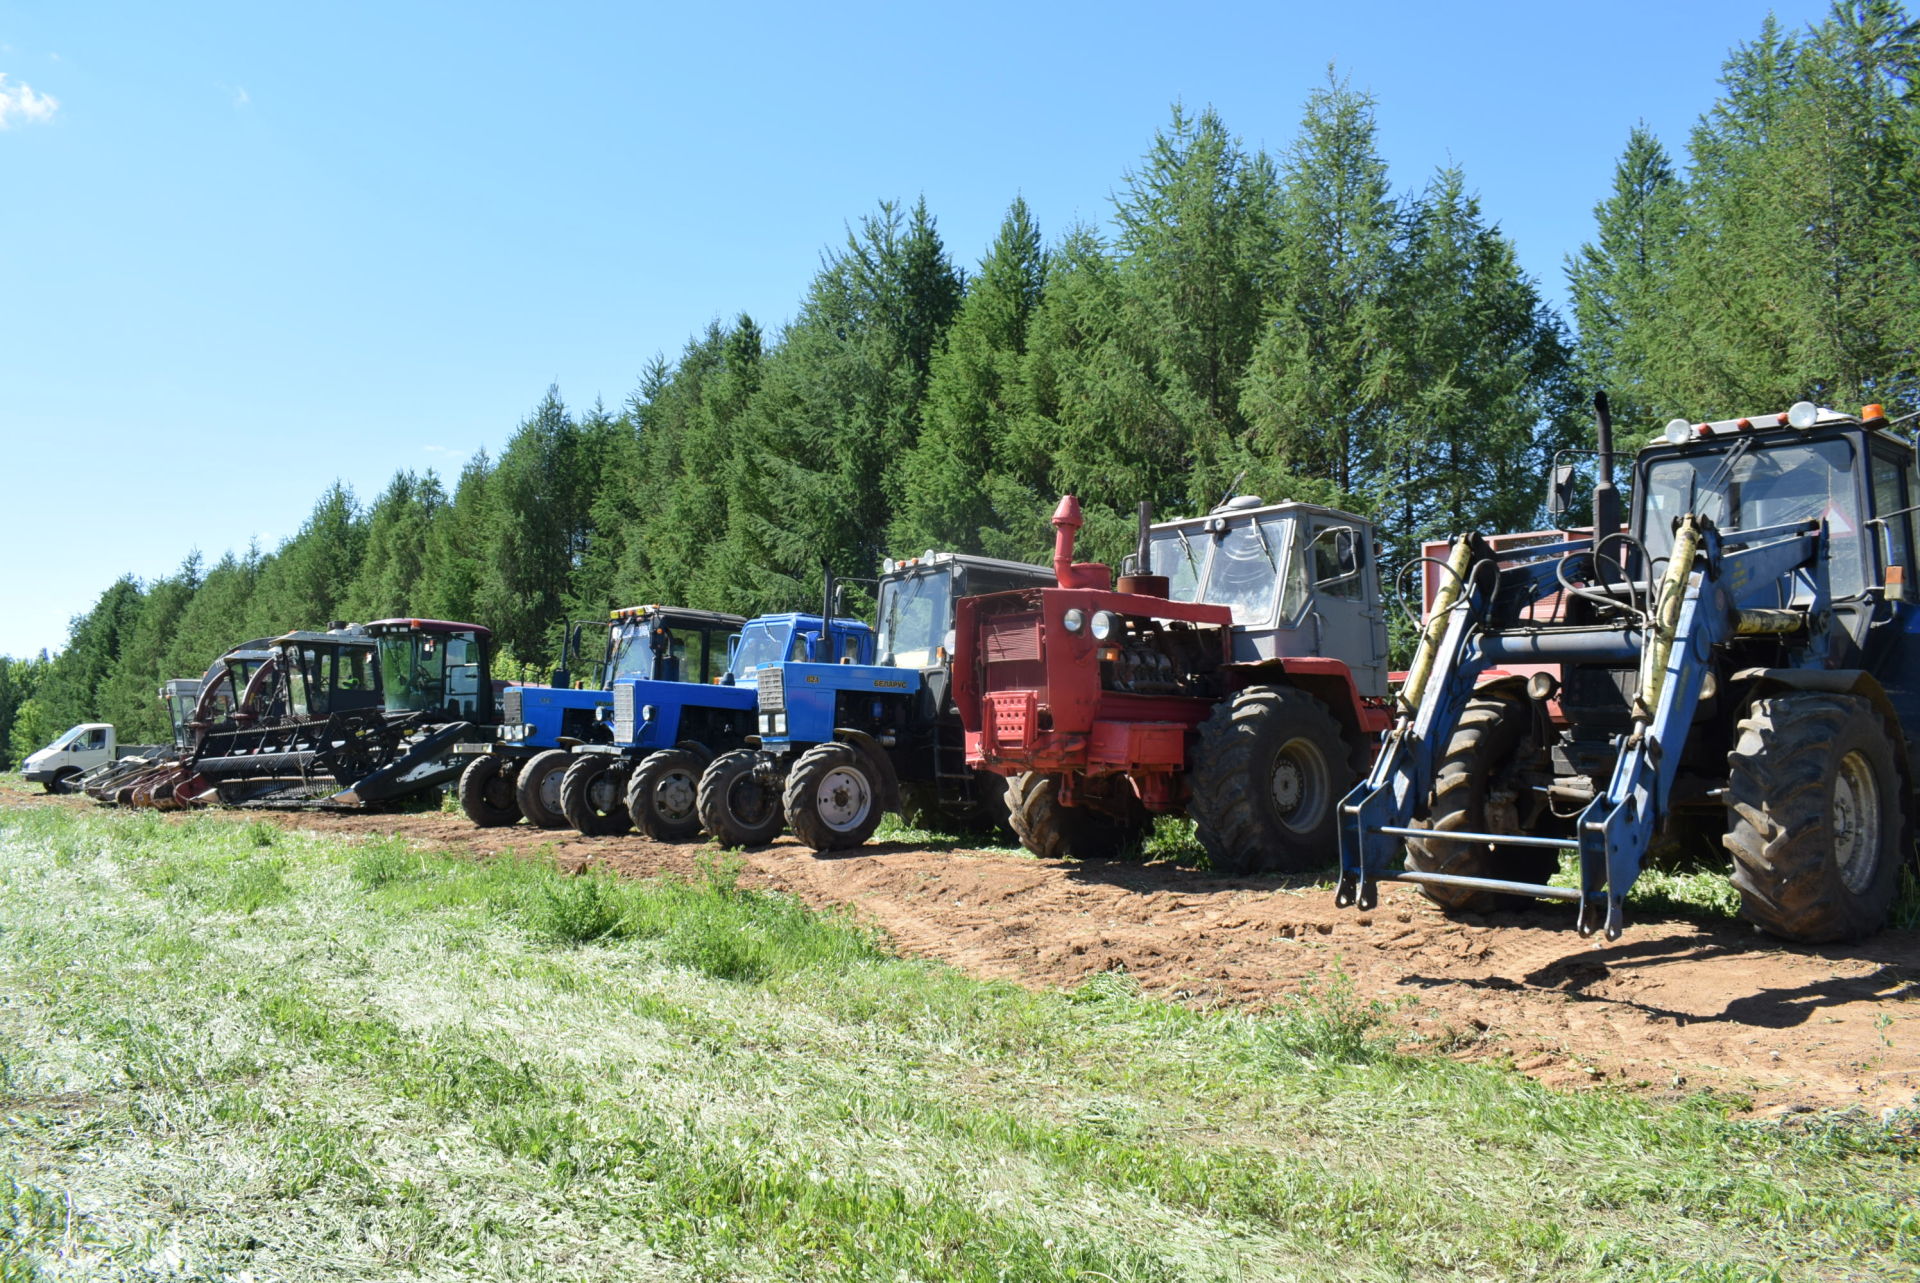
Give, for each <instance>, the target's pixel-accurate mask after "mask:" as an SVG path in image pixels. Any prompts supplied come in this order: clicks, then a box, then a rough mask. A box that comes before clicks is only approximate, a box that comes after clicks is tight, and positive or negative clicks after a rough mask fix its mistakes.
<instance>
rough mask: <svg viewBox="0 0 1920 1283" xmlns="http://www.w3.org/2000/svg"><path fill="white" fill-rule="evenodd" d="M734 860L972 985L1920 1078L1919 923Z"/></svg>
mask: <svg viewBox="0 0 1920 1283" xmlns="http://www.w3.org/2000/svg"><path fill="white" fill-rule="evenodd" d="M14 796H15V797H20V796H22V795H18V794H15V795H14ZM28 800H29V801H31V802H34V803H38V802H40V801H41V799H37V798H32V799H28ZM45 801H47V802H49V803H53V804H58V805H89V804H87V803H84V802H77V801H76V800H74V799H45ZM225 814H230V815H232V816H233V817H234V818H236V819H242V820H245V819H252V818H256V816H258V815H260V814H262V813H259V812H227V813H225ZM266 814H268V815H269V816H270V818H272V819H273V820H274V821H275V822H276V823H281V824H285V825H287V826H289V827H292V828H297V829H306V830H313V831H319V832H354V833H394V834H399V835H402V836H405V837H408V838H411V839H414V840H417V841H420V842H422V843H425V844H427V845H430V846H433V847H436V848H442V849H446V850H449V851H452V852H455V853H463V854H469V855H492V854H497V853H503V852H508V851H515V852H521V853H539V854H545V855H547V856H549V857H550V858H552V859H554V860H555V861H557V862H558V863H560V864H561V865H562V866H563V867H567V868H573V869H578V868H583V867H585V866H587V865H588V864H594V865H604V866H606V867H609V868H612V869H614V870H617V871H619V872H621V873H625V874H630V875H635V876H654V875H659V874H669V875H674V876H680V877H698V876H699V870H700V856H699V852H700V850H701V848H699V847H695V846H674V845H669V844H661V843H655V842H651V841H648V840H646V839H643V838H638V837H625V838H600V839H587V838H581V837H580V836H579V835H577V834H574V833H572V832H571V831H542V830H537V829H531V828H528V827H526V826H524V825H521V826H516V827H514V828H507V829H478V828H475V827H474V826H473V825H472V824H470V823H468V821H467V820H466V819H465V818H464V817H462V816H458V815H447V814H438V813H436V814H421V815H357V814H341V813H312V812H308V813H295V814H274V813H266ZM742 859H743V861H744V864H743V871H742V882H743V884H744V885H748V886H758V887H766V888H774V889H779V890H784V891H788V892H791V893H793V894H795V895H797V896H799V897H800V898H802V899H803V900H805V901H807V902H808V903H810V904H814V905H843V906H848V907H850V908H851V909H853V910H854V911H855V912H856V913H857V914H859V915H860V916H861V917H862V918H863V919H865V920H867V921H870V922H872V923H873V924H874V925H876V926H878V927H879V928H881V929H882V930H883V931H885V932H886V933H887V935H888V936H889V937H890V938H891V939H892V940H893V941H894V942H895V944H896V946H897V947H898V948H899V949H901V950H902V951H903V952H907V953H913V954H919V955H923V956H927V957H934V958H940V959H943V960H945V961H947V962H950V963H952V964H953V965H955V966H957V967H960V968H962V969H964V970H966V971H968V972H969V973H971V974H974V975H979V976H986V977H993V978H998V979H1005V980H1011V981H1016V982H1018V983H1021V984H1027V985H1039V986H1051V987H1066V988H1070V987H1072V986H1073V985H1075V984H1078V983H1079V982H1080V981H1082V980H1084V979H1085V978H1086V977H1087V976H1089V975H1091V974H1093V973H1095V972H1099V971H1104V970H1113V969H1122V968H1123V969H1125V970H1126V971H1127V972H1128V973H1129V974H1130V975H1132V976H1133V977H1135V978H1136V979H1137V980H1138V981H1139V983H1140V984H1141V986H1142V987H1143V988H1144V989H1146V990H1148V991H1149V992H1153V993H1157V994H1161V995H1164V996H1167V997H1171V998H1174V999H1177V1000H1180V1001H1185V1002H1191V1003H1195V1004H1202V1005H1204V1004H1216V1003H1230V1004H1238V1005H1245V1006H1249V1007H1252V1008H1255V1009H1258V1008H1260V1007H1264V1006H1267V1005H1269V1004H1272V1003H1274V1002H1277V1001H1282V1000H1285V999H1287V998H1289V997H1291V996H1292V995H1294V994H1297V993H1298V992H1299V991H1300V989H1301V987H1302V986H1303V985H1305V984H1309V983H1324V982H1325V979H1326V977H1327V976H1328V975H1329V974H1330V973H1331V972H1332V970H1333V968H1335V967H1336V966H1337V967H1339V968H1340V970H1341V971H1343V972H1344V973H1345V975H1346V976H1347V977H1348V978H1349V979H1350V980H1351V982H1352V984H1353V987H1354V990H1355V991H1356V993H1357V994H1358V995H1359V996H1360V997H1361V998H1363V999H1380V1000H1383V1001H1386V1002H1388V1003H1390V1004H1393V1005H1394V1007H1395V1010H1394V1013H1393V1016H1392V1019H1393V1020H1394V1021H1395V1022H1397V1024H1398V1026H1399V1027H1400V1028H1401V1029H1402V1030H1404V1031H1405V1036H1406V1039H1407V1041H1408V1043H1409V1044H1410V1045H1421V1046H1425V1047H1427V1048H1429V1049H1431V1050H1434V1051H1437V1052H1439V1053H1441V1054H1448V1055H1453V1056H1456V1057H1459V1058H1462V1059H1483V1058H1485V1059H1497V1058H1502V1057H1509V1058H1511V1060H1512V1061H1513V1063H1514V1064H1515V1065H1516V1066H1517V1067H1518V1068H1520V1069H1521V1070H1522V1071H1524V1072H1526V1073H1528V1074H1530V1075H1532V1076H1534V1077H1536V1078H1539V1079H1541V1080H1542V1081H1545V1082H1547V1083H1550V1084H1553V1085H1557V1086H1566V1087H1579V1088H1585V1087H1594V1086H1619V1087H1626V1088H1629V1089H1634V1090H1640V1091H1648V1092H1654V1093H1660V1094H1667V1093H1676V1092H1690V1091H1696V1090H1700V1089H1702V1088H1712V1089H1715V1090H1722V1091H1733V1092H1741V1093H1745V1094H1747V1095H1750V1096H1751V1097H1752V1098H1753V1101H1754V1105H1755V1108H1756V1109H1761V1110H1773V1111H1782V1110H1793V1109H1800V1108H1808V1107H1811V1108H1846V1107H1850V1106H1857V1107H1861V1108H1864V1109H1867V1110H1870V1111H1876V1112H1877V1111H1881V1110H1885V1109H1888V1108H1892V1107H1900V1106H1910V1105H1913V1104H1914V1103H1915V1101H1916V1094H1917V1093H1920V932H1912V931H1905V932H1895V931H1890V932H1886V933H1883V934H1881V935H1879V936H1877V937H1875V938H1874V939H1872V940H1869V941H1866V942H1864V943H1862V944H1858V945H1852V946H1843V947H1834V948H1802V947H1796V946H1788V945H1783V944H1781V943H1780V942H1778V941H1775V940H1772V939H1770V938H1769V937H1767V936H1764V935H1762V934H1760V933H1758V932H1757V931H1755V930H1754V929H1753V928H1750V927H1748V926H1746V925H1745V924H1741V923H1712V924H1701V923H1696V922H1689V921H1684V920H1679V919H1645V920H1636V921H1633V922H1632V923H1631V925H1630V926H1629V927H1628V929H1627V933H1626V935H1625V936H1623V937H1622V938H1621V939H1620V940H1619V941H1618V942H1616V943H1614V944H1612V945H1607V944H1604V943H1603V942H1599V941H1585V940H1582V939H1580V938H1579V936H1578V935H1576V934H1575V933H1574V931H1573V930H1572V929H1571V922H1572V911H1571V909H1570V908H1569V907H1567V906H1563V905H1552V906H1545V907H1543V908H1541V909H1539V910H1534V911H1528V912H1525V913H1503V914H1496V915H1492V916H1490V917H1464V918H1461V919H1458V920H1450V919H1448V918H1446V917H1444V916H1442V915H1441V914H1440V912H1439V911H1438V910H1437V909H1436V908H1434V907H1433V906H1432V905H1430V904H1429V903H1427V902H1426V901H1425V900H1424V899H1423V898H1422V897H1421V896H1420V895H1419V894H1418V893H1417V892H1415V891H1413V890H1412V889H1411V888H1407V887H1401V886H1394V885H1388V886H1385V887H1383V888H1382V895H1381V901H1380V905H1379V907H1378V908H1377V909H1375V910H1374V911H1373V912H1371V913H1366V914H1356V913H1352V912H1350V911H1337V910H1335V909H1334V907H1333V897H1332V893H1331V892H1330V891H1329V890H1327V889H1326V888H1324V887H1318V888H1316V887H1301V886H1298V885H1289V884H1287V883H1284V882H1282V881H1280V880H1277V879H1272V878H1238V879H1233V878H1216V877H1213V876H1211V875H1208V874H1203V873H1196V872H1193V871H1190V870H1184V869H1177V868H1173V867H1170V866H1166V865H1150V866H1142V865H1138V864H1126V863H1118V862H1092V863H1082V864H1075V863H1053V862H1045V861H1040V860H1036V859H1033V858H1031V857H1028V856H1026V855H1024V854H1010V853H1006V852H996V851H970V850H929V849H923V848H917V847H909V846H904V845H897V844H884V843H882V844H875V845H870V846H867V847H864V848H861V849H860V850H858V851H855V852H851V853H848V854H844V855H840V856H836V857H828V858H818V857H815V856H814V855H813V854H811V853H810V852H808V851H807V850H806V849H805V848H803V847H800V846H798V845H797V844H795V843H794V842H793V841H792V840H791V839H782V840H781V841H780V842H778V843H776V844H774V845H773V846H771V847H766V848H763V849H760V850H756V851H750V852H746V853H744V855H743V857H742Z"/></svg>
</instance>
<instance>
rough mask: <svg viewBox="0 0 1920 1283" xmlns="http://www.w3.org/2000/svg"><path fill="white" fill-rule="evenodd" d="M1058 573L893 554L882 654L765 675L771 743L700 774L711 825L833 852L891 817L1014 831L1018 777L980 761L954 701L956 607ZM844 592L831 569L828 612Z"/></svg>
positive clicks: (829, 659) (763, 712)
mask: <svg viewBox="0 0 1920 1283" xmlns="http://www.w3.org/2000/svg"><path fill="white" fill-rule="evenodd" d="M1053 577H1054V572H1053V571H1052V570H1051V569H1048V568H1046V567H1043V566H1034V565H1028V564H1026V563H1024V562H1018V561H1001V560H999V559H997V558H993V557H973V556H967V555H964V554H960V553H948V552H931V551H930V552H928V553H927V554H926V555H925V556H924V557H917V558H913V559H911V560H908V561H903V562H894V561H888V562H887V563H886V566H885V573H884V574H883V575H882V576H881V578H880V581H879V635H878V647H879V655H878V661H877V662H876V661H875V657H874V656H873V655H872V654H870V653H863V654H853V653H850V652H848V651H845V650H841V651H837V652H835V653H833V654H830V655H824V656H813V657H811V658H806V659H792V660H789V661H788V662H786V663H781V664H775V665H772V666H770V667H766V668H763V669H761V670H760V673H759V680H758V682H757V683H756V685H757V694H758V716H759V728H758V729H759V742H758V745H757V746H755V747H751V748H747V749H743V750H741V751H739V752H736V753H731V754H728V755H727V756H725V757H722V758H720V759H718V760H717V761H715V762H714V764H713V765H712V766H711V767H709V768H708V770H707V772H706V774H705V775H704V776H703V777H702V778H701V781H700V793H699V809H700V819H701V821H702V823H703V824H705V826H706V828H707V831H708V832H710V833H712V834H713V835H714V836H715V837H717V838H719V839H720V840H721V841H722V842H724V843H728V844H731V845H738V846H750V845H757V844H763V843H766V842H770V841H772V840H773V838H774V837H775V836H776V835H778V834H779V832H780V830H781V828H782V827H783V826H785V827H791V828H792V830H793V833H794V836H795V837H797V838H799V839H800V840H801V841H802V842H804V843H805V844H806V845H808V846H810V847H812V848H813V849H814V850H815V851H833V850H844V849H847V848H850V847H856V846H859V845H860V844H862V843H863V842H865V841H866V840H867V839H868V838H869V837H871V836H872V835H873V831H874V829H875V828H876V827H877V826H878V825H879V823H880V817H881V816H882V815H884V814H885V813H886V812H888V811H899V812H903V813H905V814H906V815H907V816H908V818H909V820H911V821H913V822H916V823H941V822H946V823H959V824H981V823H992V824H1002V825H1004V824H1005V822H1006V802H1005V793H1006V783H1005V781H1004V780H1003V779H1001V778H1000V777H999V776H996V775H993V774H991V773H989V772H983V771H974V770H972V769H970V768H969V767H968V766H967V761H966V738H965V733H964V731H963V730H962V728H961V725H960V716H959V713H958V712H957V710H956V709H955V707H954V702H953V681H952V655H953V647H954V632H953V630H954V603H955V602H956V601H957V600H958V599H960V598H961V597H966V596H977V595H979V594H982V593H994V592H1006V591H1009V590H1012V589H1017V588H1033V587H1039V586H1042V585H1047V584H1051V583H1053ZM835 596H836V594H835V591H834V581H833V577H832V575H828V576H827V589H826V600H827V605H828V614H829V617H830V616H831V614H832V604H833V602H834V599H835ZM835 627H836V628H837V627H839V623H838V621H836V623H835Z"/></svg>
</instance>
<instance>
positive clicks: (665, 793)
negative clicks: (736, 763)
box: [627, 748, 701, 842]
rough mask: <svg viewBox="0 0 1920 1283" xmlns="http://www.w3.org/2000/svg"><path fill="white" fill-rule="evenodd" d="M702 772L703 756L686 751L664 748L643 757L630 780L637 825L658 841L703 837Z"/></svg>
mask: <svg viewBox="0 0 1920 1283" xmlns="http://www.w3.org/2000/svg"><path fill="white" fill-rule="evenodd" d="M700 770H701V761H700V756H699V755H698V754H697V753H690V752H688V751H687V750H686V749H683V748H663V749H661V750H660V751H659V752H657V753H649V754H647V755H646V757H644V758H642V759H641V761H640V765H638V766H636V767H635V768H634V770H633V778H632V779H630V780H628V781H627V814H628V815H629V816H631V817H633V826H634V827H635V828H637V829H639V830H640V831H641V832H642V833H644V834H646V835H647V836H648V837H650V838H653V839H654V840H655V841H658V842H688V841H691V840H692V839H694V838H697V837H699V836H700Z"/></svg>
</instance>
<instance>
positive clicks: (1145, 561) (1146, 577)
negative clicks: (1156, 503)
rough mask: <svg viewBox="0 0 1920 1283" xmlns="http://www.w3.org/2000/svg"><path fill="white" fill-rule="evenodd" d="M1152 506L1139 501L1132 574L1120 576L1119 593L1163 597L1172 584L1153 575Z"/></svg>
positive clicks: (1162, 577)
mask: <svg viewBox="0 0 1920 1283" xmlns="http://www.w3.org/2000/svg"><path fill="white" fill-rule="evenodd" d="M1152 534H1153V505H1152V504H1151V503H1148V502H1147V501H1146V500H1145V499H1142V500H1141V501H1140V530H1139V534H1138V535H1137V537H1136V540H1135V543H1134V551H1133V573H1132V574H1130V575H1122V576H1120V583H1119V585H1118V587H1119V589H1120V591H1121V592H1124V593H1138V594H1140V595H1142V596H1145V597H1165V596H1166V595H1167V594H1168V592H1170V591H1171V590H1172V584H1171V583H1170V582H1169V581H1168V579H1167V577H1166V576H1165V575H1156V574H1154V573H1153V538H1152Z"/></svg>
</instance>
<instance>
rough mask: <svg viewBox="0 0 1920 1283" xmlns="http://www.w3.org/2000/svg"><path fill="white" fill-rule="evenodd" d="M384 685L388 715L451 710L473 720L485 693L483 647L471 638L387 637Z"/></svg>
mask: <svg viewBox="0 0 1920 1283" xmlns="http://www.w3.org/2000/svg"><path fill="white" fill-rule="evenodd" d="M378 645H379V648H380V683H381V690H382V691H383V693H384V695H385V702H386V709H387V711H388V712H389V713H417V712H422V711H425V710H428V709H448V710H450V711H454V712H461V713H466V714H472V713H473V712H474V711H476V710H475V707H474V706H475V703H476V700H477V698H478V695H479V690H480V644H479V642H478V641H477V640H476V639H475V638H474V637H473V635H472V634H470V633H427V632H413V631H408V632H394V633H386V634H383V635H382V636H381V637H380V638H379V641H378Z"/></svg>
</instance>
